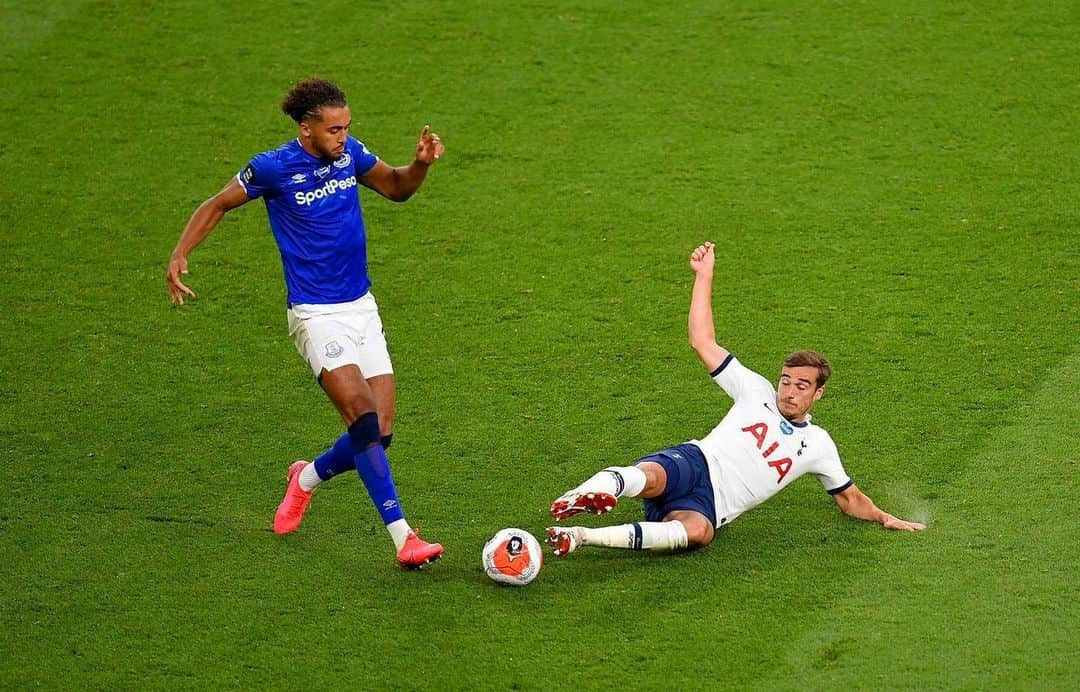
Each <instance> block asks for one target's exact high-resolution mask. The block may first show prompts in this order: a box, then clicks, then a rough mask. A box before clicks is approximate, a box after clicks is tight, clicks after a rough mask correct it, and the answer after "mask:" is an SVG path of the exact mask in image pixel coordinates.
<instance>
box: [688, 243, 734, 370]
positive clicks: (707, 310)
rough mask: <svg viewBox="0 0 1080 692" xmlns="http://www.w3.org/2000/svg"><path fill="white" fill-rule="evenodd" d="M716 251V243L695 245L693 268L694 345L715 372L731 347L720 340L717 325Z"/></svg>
mask: <svg viewBox="0 0 1080 692" xmlns="http://www.w3.org/2000/svg"><path fill="white" fill-rule="evenodd" d="M715 264H716V253H715V250H714V247H713V244H712V243H708V242H707V243H705V244H703V245H699V246H697V247H696V248H694V251H693V252H692V253H690V268H691V269H692V270H694V290H693V293H692V294H691V296H690V320H689V322H690V346H692V347H693V349H694V351H696V352H697V354H698V358H700V359H701V362H702V363H703V364H704V365H705V369H706V370H708V371H709V372H712V371H713V370H715V369H716V368H717V367H719V366H720V364H721V363H723V362H724V360H725V359H726V358H727V357H728V352H727V349H725V348H723V347H722V346H720V345H719V344H717V343H716V329H715V327H714V326H713V312H712V279H713V267H714V266H715Z"/></svg>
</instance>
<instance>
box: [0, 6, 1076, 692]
mask: <svg viewBox="0 0 1080 692" xmlns="http://www.w3.org/2000/svg"><path fill="white" fill-rule="evenodd" d="M1077 45H1080V11H1078V9H1077V7H1076V5H1075V4H1074V3H1068V2H1043V3H1009V2H1005V3H1002V2H972V3H937V2H913V3H854V4H853V3H844V2H815V3H796V2H757V3H749V2H733V3H704V4H703V3H675V4H665V3H652V2H637V1H634V2H626V1H624V2H587V3H573V4H569V3H565V4H564V3H558V4H557V3H543V2H528V3H505V4H503V3H491V2H465V1H462V2H454V3H419V2H408V1H406V2H396V3H383V2H340V1H338V0H326V1H324V2H322V3H317V4H309V3H298V2H283V1H282V2H278V1H273V0H272V1H270V2H266V3H262V4H260V5H259V6H257V7H255V6H251V5H244V4H242V3H241V4H233V5H226V6H218V5H217V4H209V3H199V2H192V1H190V0H189V1H188V2H170V3H150V2H145V1H136V0H132V1H130V2H106V1H100V2H90V1H85V2H75V1H70V2H62V1H57V2H49V3H40V2H38V3H31V2H25V1H23V0H15V1H13V2H7V3H5V4H4V5H3V6H2V8H0V78H2V80H3V86H4V89H3V91H4V94H3V96H2V98H0V125H3V129H4V132H5V134H6V136H5V138H4V140H3V142H0V174H2V176H3V180H4V185H3V186H2V187H0V222H2V223H3V226H4V228H5V230H6V232H5V233H3V234H2V235H0V289H2V293H0V295H3V297H4V306H3V309H2V310H0V315H2V317H0V326H2V327H3V338H2V339H0V363H3V365H2V366H0V464H2V469H3V471H4V479H5V480H4V489H5V492H4V497H5V499H4V501H3V503H0V549H2V551H3V555H4V560H3V566H2V567H0V584H2V587H0V633H2V635H3V636H2V637H0V687H3V688H31V687H45V688H64V689H86V688H90V689H94V688H97V689H101V688H108V689H115V688H155V689H175V688H202V689H217V688H285V687H297V686H304V687H309V688H313V689H319V688H351V689H395V688H406V689H408V688H430V689H462V690H465V689H513V688H519V689H612V688H642V689H672V688H732V689H747V688H761V689H777V688H789V689H835V688H841V687H856V688H915V689H926V688H960V689H1016V688H1025V687H1030V688H1042V689H1070V688H1077V687H1080V674H1078V673H1077V669H1076V666H1075V665H1074V664H1073V663H1072V662H1071V661H1072V659H1071V656H1072V655H1073V651H1074V649H1075V648H1076V645H1077V643H1078V641H1080V636H1078V632H1077V623H1078V621H1080V613H1078V609H1077V606H1076V602H1077V596H1078V595H1080V594H1078V589H1077V586H1076V583H1077V574H1076V565H1077V562H1078V559H1080V555H1078V552H1080V551H1078V549H1077V545H1078V543H1080V541H1078V538H1080V537H1078V536H1077V533H1078V532H1077V521H1076V518H1075V507H1074V505H1073V502H1074V501H1075V495H1076V493H1075V488H1076V481H1075V478H1074V474H1075V473H1076V466H1077V462H1078V456H1077V446H1076V444H1075V435H1074V434H1073V432H1072V430H1071V428H1072V427H1073V426H1074V425H1075V420H1076V418H1077V414H1078V413H1080V407H1078V406H1077V404H1076V395H1075V392H1076V391H1077V389H1078V387H1080V380H1078V373H1080V342H1078V339H1077V335H1078V334H1080V310H1078V305H1077V303H1078V296H1080V250H1078V247H1080V243H1078V242H1077V238H1078V235H1080V234H1078V231H1077V229H1078V227H1080V211H1078V209H1080V207H1078V204H1077V200H1078V199H1080V177H1078V174H1077V171H1078V170H1080V144H1078V141H1077V137H1076V134H1077V132H1080V110H1078V106H1077V104H1078V103H1080V82H1078V80H1077V78H1076V75H1077V74H1080V57H1078V53H1077V51H1076V46H1077ZM310 74H319V75H322V76H326V77H329V78H332V79H335V80H336V81H338V82H340V83H341V84H342V86H343V87H344V88H345V90H346V92H347V93H348V94H349V97H350V101H351V103H352V106H353V114H354V117H355V123H356V124H355V127H354V130H355V134H357V135H358V136H359V137H360V138H361V139H363V140H364V141H365V142H366V143H367V144H368V146H369V147H370V148H371V149H372V150H374V151H375V152H376V153H378V154H380V155H381V156H383V157H384V158H385V159H387V160H388V161H389V162H391V163H395V164H397V163H404V162H406V161H407V160H408V157H409V156H410V155H411V152H412V147H413V144H414V142H415V138H416V136H417V134H418V133H419V130H420V127H421V126H422V125H423V124H424V123H425V122H430V123H431V124H432V125H433V126H434V128H435V130H436V131H437V132H439V133H440V135H441V136H442V137H443V139H444V141H445V142H446V144H447V154H446V156H445V157H444V159H443V160H442V161H440V162H439V164H438V165H437V166H435V167H434V168H433V170H432V172H431V176H430V177H429V179H428V181H427V183H426V184H425V187H424V188H423V190H422V191H421V193H420V194H418V195H417V196H416V197H415V198H414V199H413V200H411V201H410V202H409V203H408V204H406V205H403V206H396V205H392V204H391V203H389V202H386V201H383V200H380V199H377V198H375V197H374V196H373V195H372V194H370V193H368V192H366V191H365V192H363V193H362V198H363V202H364V204H365V214H366V218H367V221H368V224H369V228H370V239H371V247H370V255H371V260H372V267H373V273H374V279H375V292H376V295H377V296H378V299H379V303H380V307H381V311H382V314H383V318H384V322H385V323H386V326H387V329H388V332H389V336H390V340H391V341H390V343H391V351H392V353H393V356H394V361H395V366H396V368H397V370H398V373H397V374H398V393H399V407H398V416H397V421H396V430H395V441H394V446H393V448H392V450H391V454H390V456H391V462H392V464H393V467H394V472H395V476H396V479H397V481H398V486H399V489H400V491H401V493H402V499H403V503H404V506H405V509H406V511H407V512H408V514H409V517H410V519H411V520H412V522H413V523H414V524H416V525H419V526H420V527H421V528H422V529H423V530H424V532H425V534H426V535H428V536H430V537H432V538H434V539H437V540H440V541H441V542H443V543H444V545H446V547H447V555H446V557H445V558H444V560H443V561H442V562H441V563H439V564H438V565H436V566H434V567H433V568H432V569H430V570H426V571H424V572H421V573H401V572H399V571H397V570H396V569H395V568H394V566H393V561H392V554H391V545H390V542H389V539H388V537H387V536H386V534H385V532H384V531H383V529H382V528H381V526H380V525H379V521H378V517H377V515H376V513H375V512H374V510H373V509H372V508H371V507H370V504H369V503H368V501H367V500H366V497H365V496H364V494H363V492H362V490H361V488H360V486H359V484H358V483H357V482H355V481H354V480H353V479H351V478H346V479H339V480H337V481H335V482H333V483H331V484H329V485H327V486H325V487H323V488H322V489H320V490H319V491H318V497H317V498H316V499H315V501H314V503H313V505H312V508H311V510H310V512H309V515H308V517H307V518H306V520H305V522H304V525H303V526H302V528H301V530H300V531H298V532H297V533H296V534H294V535H291V536H288V537H285V538H280V537H275V536H274V535H273V534H272V533H271V532H270V518H271V516H272V513H273V509H274V507H275V506H276V505H277V503H278V501H279V500H280V495H281V492H282V490H283V487H284V483H283V480H282V478H283V473H284V470H285V467H286V465H287V463H288V462H289V461H291V460H292V459H294V458H296V457H303V456H311V455H314V454H317V453H318V452H320V451H321V450H322V449H323V447H324V446H325V445H327V444H328V443H329V442H330V441H332V440H333V439H334V437H335V436H336V435H337V434H339V432H340V430H339V427H340V426H339V423H338V421H337V419H336V416H335V414H334V413H333V411H332V410H331V408H330V406H329V404H327V403H326V402H325V400H324V397H323V395H322V394H321V393H320V391H319V390H318V389H317V387H315V386H314V385H313V383H312V381H311V378H310V374H309V372H308V371H307V369H306V366H305V365H304V364H303V363H302V362H301V360H300V359H299V358H298V357H297V356H296V354H295V352H294V350H293V347H292V345H291V343H290V342H289V339H288V337H287V335H286V333H285V324H284V310H283V301H284V295H283V293H284V291H283V283H282V281H281V269H280V265H279V263H278V259H277V254H276V250H275V248H274V246H273V242H272V239H271V238H270V235H269V233H268V230H267V225H266V219H265V214H264V213H263V211H262V210H261V209H260V208H259V207H260V205H259V204H252V205H249V206H248V207H247V208H244V209H242V210H240V211H238V212H236V213H234V214H231V215H230V216H229V217H227V218H226V220H225V221H224V222H223V223H222V224H221V226H220V227H219V228H218V230H217V231H216V232H215V234H214V235H213V236H211V238H210V239H209V240H208V241H207V243H206V244H205V245H204V246H203V247H201V248H200V249H198V250H197V251H196V252H195V253H194V254H193V255H192V257H191V274H190V276H189V278H190V285H191V286H192V287H193V288H194V289H195V290H196V291H197V292H198V293H199V300H197V301H195V302H194V303H192V304H190V305H188V306H186V307H184V308H183V309H176V308H173V307H172V306H170V305H169V303H168V301H167V297H166V292H165V286H164V281H163V275H164V271H165V265H166V260H167V257H168V254H169V251H170V250H171V248H172V246H173V244H174V243H175V241H176V237H177V236H178V234H179V232H180V230H181V229H182V227H183V224H184V222H185V221H186V220H187V218H188V216H189V215H190V214H191V212H192V211H193V210H194V208H195V207H196V206H197V205H198V204H199V203H200V202H201V201H202V200H203V199H205V198H206V197H208V196H209V195H211V194H212V193H213V192H215V191H216V190H217V189H219V188H220V187H221V186H222V185H223V184H224V183H225V182H226V181H227V179H228V177H229V176H230V175H232V174H234V173H235V172H236V171H237V170H238V169H239V168H240V167H241V166H242V165H243V164H244V162H245V161H246V160H247V158H248V157H250V156H251V155H252V154H253V153H255V152H257V151H260V150H263V149H266V148H270V147H272V146H275V145H277V144H278V143H280V142H282V141H284V140H286V139H287V138H289V137H291V136H292V134H293V128H292V126H291V124H290V122H289V121H288V120H287V119H286V118H285V117H284V116H282V115H281V114H280V113H278V112H277V110H276V104H277V103H278V102H279V101H280V98H281V96H282V95H283V93H284V91H285V90H286V89H287V88H288V87H289V86H290V85H291V84H292V83H293V82H295V81H296V80H298V79H300V78H302V77H304V76H308V75H310ZM705 239H711V240H713V241H715V242H716V243H717V246H718V248H719V250H720V257H721V258H720V260H719V263H718V271H717V280H716V283H717V287H716V292H715V304H716V308H717V328H718V337H719V340H720V342H721V343H722V344H723V345H725V346H727V347H729V348H730V349H731V350H733V351H734V352H735V353H737V354H738V355H739V356H740V358H741V359H742V360H743V362H745V363H747V364H748V365H750V366H751V367H754V368H756V369H759V370H761V371H763V372H766V373H768V374H770V375H771V374H772V372H773V371H774V370H775V369H776V366H777V364H778V363H779V361H780V359H781V358H782V356H783V355H784V354H785V353H786V352H787V351H789V350H792V349H795V348H800V347H814V348H817V349H819V350H821V351H823V352H824V353H826V354H827V355H828V356H829V357H830V358H831V359H832V361H833V362H834V365H835V366H836V375H835V376H834V379H833V381H832V382H831V383H830V386H829V391H828V392H827V395H826V398H825V399H823V400H822V402H821V403H820V404H819V406H818V408H817V409H815V420H816V421H817V422H820V423H821V424H822V425H824V426H825V427H827V428H828V429H829V430H830V431H831V432H832V434H833V437H834V439H836V441H837V443H838V445H839V446H840V450H841V455H842V456H843V458H844V459H845V463H846V466H847V469H848V471H849V473H850V474H851V475H852V476H853V477H854V478H855V480H856V481H857V482H858V483H859V484H860V486H861V487H862V488H863V489H864V490H865V491H866V492H867V493H868V494H869V495H870V496H871V497H873V498H874V499H875V500H877V501H878V502H879V503H880V504H881V505H882V506H884V507H885V508H887V509H889V510H892V511H894V512H895V513H897V514H899V515H902V516H910V517H914V518H919V519H925V520H929V521H930V529H929V530H928V531H927V532H925V533H923V534H919V535H906V534H905V535H900V534H893V533H889V532H885V531H883V530H881V529H880V528H877V527H874V526H872V525H869V524H863V523H860V522H856V521H853V520H850V519H848V518H846V517H844V516H843V515H842V514H840V513H839V512H837V511H836V510H835V509H834V508H833V507H832V503H831V502H830V501H829V499H828V498H827V496H825V495H824V494H823V493H822V492H821V491H820V488H819V487H818V486H817V484H816V483H815V482H814V481H812V480H804V481H801V482H800V483H798V484H796V485H795V486H793V487H792V488H790V489H789V490H787V491H785V492H784V493H783V494H781V495H779V496H778V497H777V498H775V499H773V500H772V501H770V502H769V503H767V504H766V505H764V506H763V507H761V508H760V509H757V510H755V511H754V512H752V513H750V514H747V515H746V516H744V517H742V518H740V519H739V520H738V521H737V522H735V523H734V524H733V525H731V526H728V527H725V528H724V529H723V530H722V531H721V532H720V533H719V534H718V537H717V540H716V541H715V543H714V544H713V545H712V546H710V547H709V548H708V549H706V550H702V551H698V552H695V553H690V554H683V555H677V556H670V557H659V556H652V555H640V554H630V553H625V552H615V551H612V552H602V551H593V552H587V551H583V552H582V553H580V554H575V555H574V556H572V557H571V558H568V559H567V560H565V561H560V562H554V561H552V562H551V563H550V564H548V565H547V566H546V568H545V570H544V571H543V572H542V573H541V575H540V576H539V577H538V579H537V581H536V582H534V584H533V585H531V586H530V587H529V588H527V589H521V590H514V589H506V588H497V587H495V586H494V585H492V584H490V583H489V582H488V581H487V579H486V577H484V576H483V574H482V572H481V570H480V568H479V550H480V546H481V545H482V543H483V542H484V540H485V539H486V538H487V537H488V536H490V535H491V534H492V533H493V532H494V531H495V530H497V529H498V528H501V527H503V526H510V525H517V526H522V527H524V528H527V529H530V530H532V531H534V532H537V533H539V532H540V531H542V529H543V527H544V526H546V523H547V520H546V512H545V509H546V506H547V504H548V503H549V502H550V501H551V499H552V498H553V497H555V496H556V495H558V494H559V493H561V492H562V491H563V490H565V489H566V488H567V487H569V486H571V485H573V484H575V483H577V482H578V481H579V480H581V479H582V478H584V477H585V476H587V475H589V474H590V473H592V472H593V471H594V470H595V469H597V468H598V467H600V466H603V465H607V464H610V463H628V462H630V461H631V460H633V459H634V458H636V457H637V456H639V455H641V454H643V453H646V452H649V451H651V450H654V449H657V448H659V447H664V446H668V445H670V444H673V443H678V442H682V441H684V440H686V439H689V438H692V437H697V436H700V435H703V434H705V433H706V432H707V431H708V430H709V429H710V428H711V426H712V425H714V424H715V422H716V421H717V420H718V419H719V417H720V416H721V415H722V413H723V412H724V411H725V410H726V407H727V405H728V404H727V400H726V399H725V397H724V395H723V393H722V392H721V391H720V390H719V389H718V388H716V387H715V386H714V385H712V384H711V383H710V382H709V380H708V378H707V377H706V376H705V375H704V374H703V373H702V372H701V368H700V365H699V364H698V363H697V362H696V358H695V357H694V355H693V353H692V351H691V350H690V349H689V347H688V346H687V345H686V335H685V331H686V326H685V325H686V314H685V313H686V307H687V302H688V298H689V287H690V282H691V275H690V272H689V270H688V268H687V266H686V259H687V256H688V253H689V251H690V249H691V248H692V247H693V246H694V245H695V244H697V243H698V242H700V241H702V240H705ZM625 504H626V506H621V507H620V508H619V509H618V512H617V513H616V514H615V515H614V519H612V520H613V521H617V520H630V519H632V518H636V517H638V516H639V514H638V508H637V507H636V506H634V503H633V502H626V503H625ZM607 521H608V519H604V520H597V519H592V520H591V521H590V524H597V523H606V522H607Z"/></svg>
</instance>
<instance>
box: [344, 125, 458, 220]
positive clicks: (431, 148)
mask: <svg viewBox="0 0 1080 692" xmlns="http://www.w3.org/2000/svg"><path fill="white" fill-rule="evenodd" d="M445 150H446V147H444V146H443V143H442V140H441V139H439V135H437V134H435V133H434V132H432V131H431V126H430V125H424V129H423V130H421V131H420V139H419V140H418V141H417V142H416V158H414V159H413V162H412V163H410V164H409V165H408V166H398V167H397V168H394V167H393V166H390V165H389V164H387V163H385V162H383V161H379V162H378V163H376V164H375V165H374V166H372V167H371V170H369V171H368V172H367V173H365V174H364V175H362V176H360V182H361V183H362V184H363V185H364V187H367V188H370V189H372V190H374V191H375V192H378V193H379V194H380V195H382V196H383V197H385V198H387V199H389V200H392V201H394V202H404V201H405V200H407V199H409V198H410V197H412V196H413V193H414V192H416V191H417V190H418V189H420V186H421V185H422V184H423V183H424V179H425V178H426V177H427V172H428V167H430V166H431V164H433V163H435V162H436V161H437V160H438V159H439V157H441V156H442V155H443V152H444V151H445Z"/></svg>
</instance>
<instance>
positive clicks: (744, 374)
mask: <svg viewBox="0 0 1080 692" xmlns="http://www.w3.org/2000/svg"><path fill="white" fill-rule="evenodd" d="M709 375H711V376H712V378H713V381H714V382H716V384H718V385H720V388H721V389H723V390H724V391H725V392H727V393H728V396H730V397H731V398H732V399H734V400H735V401H738V400H739V399H741V398H742V397H745V396H750V395H752V394H758V395H764V396H766V397H772V398H775V396H776V391H775V390H774V389H773V386H772V383H770V382H769V381H768V380H766V379H765V378H764V377H762V376H761V375H759V374H757V373H756V372H754V371H753V370H751V369H750V368H748V367H746V366H745V365H743V364H742V363H740V362H739V360H738V359H737V358H736V357H735V356H733V355H731V354H728V357H727V358H725V359H724V362H723V363H721V364H720V365H719V366H718V367H717V368H716V370H713V371H712V372H711V373H709Z"/></svg>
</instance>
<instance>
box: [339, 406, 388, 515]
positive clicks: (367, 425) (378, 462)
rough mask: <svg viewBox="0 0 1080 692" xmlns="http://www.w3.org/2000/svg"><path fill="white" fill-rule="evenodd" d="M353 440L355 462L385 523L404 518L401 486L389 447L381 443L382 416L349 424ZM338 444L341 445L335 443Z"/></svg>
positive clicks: (359, 419)
mask: <svg viewBox="0 0 1080 692" xmlns="http://www.w3.org/2000/svg"><path fill="white" fill-rule="evenodd" d="M349 441H350V443H351V446H352V453H353V461H354V464H355V466H356V472H357V473H358V474H360V480H362V481H364V487H366V488H367V491H368V495H370V496H371V501H372V502H374V503H375V508H376V509H378V510H379V514H380V516H382V519H383V523H384V524H389V523H390V522H393V521H397V520H399V519H403V518H404V517H405V513H404V512H402V511H401V504H400V503H399V502H398V496H397V488H396V487H395V486H394V478H393V476H391V475H390V462H389V461H387V459H386V450H384V449H383V446H382V445H381V444H380V443H379V418H378V416H377V415H376V414H375V412H374V411H372V412H370V413H365V414H364V415H362V416H360V417H359V418H357V419H356V421H355V422H354V423H353V424H352V425H350V426H349ZM334 446H335V447H337V445H336V444H335V445H334Z"/></svg>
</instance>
